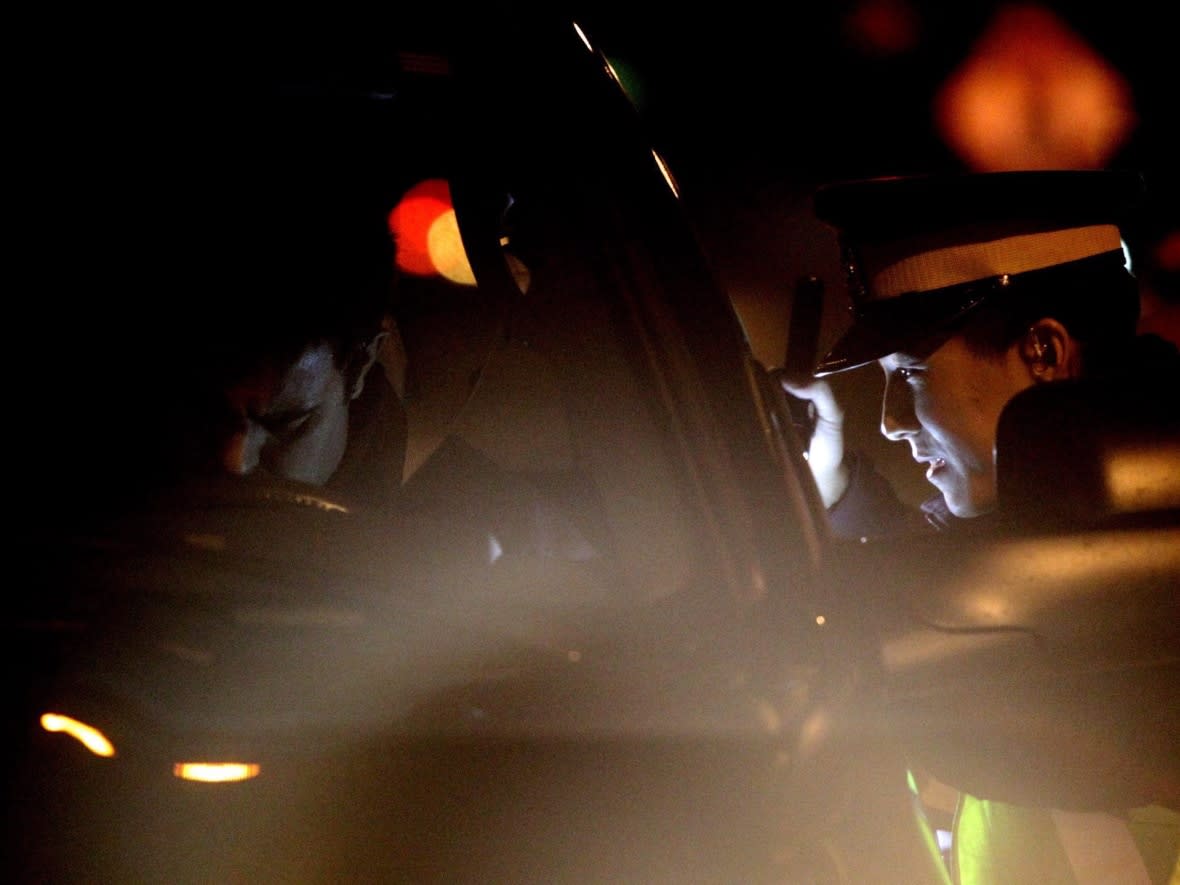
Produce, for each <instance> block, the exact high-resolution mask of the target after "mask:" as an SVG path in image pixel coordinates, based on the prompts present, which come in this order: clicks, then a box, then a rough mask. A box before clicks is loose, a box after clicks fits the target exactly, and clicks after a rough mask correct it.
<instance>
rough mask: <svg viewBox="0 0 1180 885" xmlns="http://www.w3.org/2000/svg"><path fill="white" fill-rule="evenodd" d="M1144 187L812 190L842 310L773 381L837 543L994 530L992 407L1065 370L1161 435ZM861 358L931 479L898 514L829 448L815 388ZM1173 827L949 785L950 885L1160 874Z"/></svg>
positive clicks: (1168, 814) (1172, 822) (1019, 184)
mask: <svg viewBox="0 0 1180 885" xmlns="http://www.w3.org/2000/svg"><path fill="white" fill-rule="evenodd" d="M1144 196H1145V192H1144V183H1143V180H1142V178H1141V176H1139V175H1137V174H1135V173H1131V172H1111V171H1035V172H994V173H981V174H951V175H932V176H917V177H899V178H885V179H872V180H862V181H851V182H841V183H837V184H832V185H829V186H827V187H824V188H821V189H820V190H819V191H817V193H816V194H815V201H814V206H815V211H816V214H817V216H818V217H819V218H820V219H821V220H822V221H824V222H826V223H827V224H829V225H831V226H832V227H833V228H834V229H835V230H836V232H837V234H838V236H839V242H840V247H841V250H842V258H843V262H844V268H845V270H846V272H847V275H848V284H849V286H848V288H849V295H850V298H851V308H852V321H851V323H850V325H849V327H848V329H847V331H846V332H845V333H844V334H843V336H842V337H840V338H839V339H838V340H837V341H836V343H835V346H834V347H832V348H831V350H830V351H829V352H828V353H827V354H826V355H825V356H824V357H823V358H822V359H821V360H820V362H819V364H818V366H817V367H816V370H815V378H814V379H812V380H810V381H804V382H792V381H784V386H785V387H786V389H787V391H788V392H789V393H791V394H793V395H795V396H797V397H800V398H803V399H807V400H810V401H811V402H812V404H813V405H814V409H815V414H816V424H815V431H814V433H813V436H812V439H811V442H810V451H809V465H810V467H811V469H812V472H813V474H814V476H815V479H816V483H817V486H818V488H819V491H820V494H821V497H822V499H823V501H824V503H825V505H826V506H827V507H828V511H829V514H830V516H831V520H832V527H833V529H834V531H835V532H836V533H837V534H842V535H848V536H864V535H866V534H874V533H876V534H881V533H889V532H891V531H897V532H900V531H908V530H911V529H913V528H915V527H916V526H918V525H921V526H923V527H925V528H934V529H941V530H951V531H973V530H979V529H983V528H989V527H994V526H996V525H997V524H998V521H1002V520H1003V519H1004V518H1005V514H1004V512H1003V508H1002V507H1001V506H1000V504H1001V498H1002V496H1001V495H1000V493H999V491H998V488H997V471H996V455H995V453H996V441H997V428H998V426H999V425H1000V419H1001V414H1002V413H1003V412H1004V410H1005V408H1006V406H1008V404H1009V403H1010V402H1011V401H1012V400H1013V398H1014V397H1017V396H1018V395H1020V394H1022V393H1024V392H1025V391H1028V390H1030V389H1033V388H1038V387H1040V386H1041V385H1045V384H1049V383H1054V382H1060V381H1079V382H1083V381H1084V382H1085V383H1087V384H1091V385H1094V389H1095V391H1096V393H1095V395H1096V396H1102V397H1108V398H1114V399H1118V400H1119V402H1120V404H1121V405H1122V406H1124V407H1125V408H1127V409H1132V410H1134V409H1139V410H1145V411H1149V412H1151V413H1152V415H1153V418H1156V417H1158V419H1159V420H1160V421H1162V422H1163V424H1164V425H1166V426H1167V427H1170V428H1173V429H1174V428H1175V427H1176V414H1177V406H1176V402H1177V401H1178V398H1177V397H1176V396H1175V390H1176V389H1177V387H1176V385H1177V381H1180V355H1178V354H1177V351H1176V348H1175V347H1174V346H1173V345H1171V344H1170V343H1167V342H1165V341H1163V340H1162V339H1160V338H1157V337H1155V336H1141V335H1137V334H1136V322H1137V319H1138V314H1139V298H1138V291H1137V285H1136V280H1135V277H1134V275H1133V273H1132V270H1131V268H1130V267H1129V266H1128V264H1129V262H1128V255H1127V251H1126V249H1125V246H1124V241H1123V238H1122V236H1121V230H1120V225H1122V224H1125V223H1126V222H1127V221H1128V220H1129V218H1130V213H1132V212H1133V211H1134V210H1135V208H1136V206H1138V205H1140V204H1141V203H1142V201H1143V198H1144ZM874 362H876V363H877V364H878V365H879V366H880V367H881V369H882V370H883V372H884V374H885V389H884V396H883V403H882V409H881V432H882V433H883V434H884V435H885V436H886V437H887V438H889V439H890V440H895V441H904V442H906V443H908V444H909V446H910V452H911V454H912V456H913V458H914V460H915V461H917V462H918V463H920V464H923V465H925V467H926V478H927V480H928V481H929V482H930V483H931V484H932V485H933V486H934V487H935V489H936V490H937V494H935V495H934V496H933V497H931V498H930V499H929V500H928V501H927V502H925V503H924V504H923V505H922V508H921V510H922V513H921V516H920V517H919V518H917V519H915V516H916V515H915V514H911V513H909V511H908V510H907V508H905V507H904V506H903V505H902V504H901V503H900V501H899V499H898V498H897V497H896V496H895V495H894V494H893V493H892V490H890V489H889V487H888V485H887V484H886V483H885V482H884V480H883V479H882V477H881V476H880V475H879V474H877V473H875V471H873V470H872V469H871V465H870V464H868V462H867V461H865V459H863V458H861V457H859V456H858V455H857V454H856V453H852V452H846V451H845V447H844V432H843V417H844V416H843V410H842V409H841V407H840V404H839V403H838V402H837V401H836V399H835V397H834V396H833V392H832V388H831V386H830V385H829V384H828V383H827V381H826V380H825V378H826V377H827V376H829V375H831V374H833V373H837V372H843V371H847V370H850V369H854V368H858V367H861V366H865V365H868V364H871V363H874ZM1069 432H1070V431H1069V430H1067V429H1063V430H1062V433H1063V434H1067V433H1069ZM1041 442H1045V441H1041ZM1048 442H1049V444H1050V445H1052V444H1053V443H1052V441H1051V440H1050V441H1048ZM1178 833H1180V814H1177V813H1176V811H1175V810H1170V809H1165V808H1161V807H1158V806H1153V807H1150V808H1144V809H1134V810H1132V811H1130V812H1127V813H1126V814H1107V813H1082V812H1064V811H1053V810H1048V809H1035V808H1024V807H1020V806H1015V805H1008V804H1005V803H1001V802H994V801H988V800H984V799H979V798H976V797H973V796H967V795H961V796H960V798H959V803H958V808H957V810H956V812H955V833H954V839H953V849H952V851H953V867H954V871H955V875H956V877H957V881H958V882H960V883H964V885H965V883H985V882H986V883H992V882H995V883H1001V882H1002V883H1015V882H1063V883H1076V882H1091V881H1093V882H1098V881H1102V882H1115V881H1117V882H1142V883H1168V882H1169V881H1170V882H1172V883H1175V882H1177V879H1178V877H1180V868H1178V867H1177V854H1178V850H1180V849H1178V839H1180V836H1178Z"/></svg>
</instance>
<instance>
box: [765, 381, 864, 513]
mask: <svg viewBox="0 0 1180 885" xmlns="http://www.w3.org/2000/svg"><path fill="white" fill-rule="evenodd" d="M780 381H781V383H782V385H783V390H785V391H786V392H787V393H788V394H790V395H791V396H794V397H796V398H798V399H801V400H805V401H807V402H809V403H811V405H812V407H813V408H814V416H815V430H814V431H813V432H812V434H811V441H810V443H809V444H808V448H807V464H808V466H809V467H810V468H811V475H812V476H813V477H815V484H816V486H817V487H818V489H819V495H820V498H821V499H822V500H823V502H824V506H825V507H831V506H832V505H833V504H835V503H836V502H837V501H839V500H840V497H841V496H842V495H843V494H844V492H845V491H847V489H848V481H849V474H848V466H847V465H846V464H845V463H844V409H843V407H841V405H840V403H839V402H837V401H836V395H835V393H834V392H833V391H832V385H831V384H829V383H828V382H827V381H825V380H823V379H822V378H809V379H807V380H803V381H793V380H789V379H787V378H786V377H785V376H782V377H780Z"/></svg>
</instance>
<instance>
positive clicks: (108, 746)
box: [41, 713, 115, 757]
mask: <svg viewBox="0 0 1180 885" xmlns="http://www.w3.org/2000/svg"><path fill="white" fill-rule="evenodd" d="M41 727H42V728H44V729H45V730H46V731H51V732H59V733H61V734H68V735H69V736H70V737H72V738H74V739H75V740H76V741H78V742H79V743H81V744H82V746H84V747H85V748H86V749H87V750H89V751H90V752H91V753H93V754H94V755H95V756H106V757H110V756H114V755H115V745H114V744H112V743H111V742H110V741H109V740H108V739H107V737H106V735H104V734H103V733H102V732H101V731H99V730H98V729H97V728H95V727H94V726H92V725H87V724H86V723H85V722H80V721H78V720H77V719H74V718H73V717H71V716H65V715H63V714H61V713H45V714H43V715H42V716H41Z"/></svg>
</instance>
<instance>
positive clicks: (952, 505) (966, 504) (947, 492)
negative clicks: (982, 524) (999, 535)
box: [939, 486, 996, 519]
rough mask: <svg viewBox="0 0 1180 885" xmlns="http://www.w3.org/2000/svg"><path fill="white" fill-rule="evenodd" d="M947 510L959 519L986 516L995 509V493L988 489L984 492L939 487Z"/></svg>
mask: <svg viewBox="0 0 1180 885" xmlns="http://www.w3.org/2000/svg"><path fill="white" fill-rule="evenodd" d="M939 491H941V492H942V497H943V500H944V501H946V507H947V510H949V511H950V512H951V513H952V514H953V515H954V516H957V517H959V518H960V519H973V518H975V517H977V516H986V515H987V514H989V513H991V512H992V511H993V510H995V509H996V493H995V490H994V489H993V490H990V491H989V492H988V493H986V494H981V493H979V492H978V491H973V490H971V489H964V488H962V487H957V486H956V487H944V488H940V489H939Z"/></svg>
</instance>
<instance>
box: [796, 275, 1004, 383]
mask: <svg viewBox="0 0 1180 885" xmlns="http://www.w3.org/2000/svg"><path fill="white" fill-rule="evenodd" d="M994 291H995V289H993V288H992V287H990V286H987V285H984V286H965V287H959V286H956V287H953V288H952V289H949V290H947V291H945V292H942V293H939V294H937V295H932V294H931V293H915V294H913V295H900V296H897V297H895V298H889V299H886V300H884V301H874V302H869V303H868V304H865V305H864V306H863V307H862V308H861V310H860V311H859V312H858V314H857V317H856V319H855V320H854V321H853V323H852V326H851V327H850V328H849V329H848V330H847V331H846V332H845V333H844V334H843V335H842V336H841V337H840V338H839V339H838V340H837V341H836V344H835V346H833V347H832V349H831V350H829V351H828V352H827V354H826V355H825V356H824V357H823V359H821V360H820V361H819V364H818V365H817V366H816V368H815V372H814V373H813V374H814V375H815V377H817V378H820V377H822V376H824V375H832V374H835V373H836V372H845V371H848V370H849V369H857V368H860V367H861V366H863V365H866V364H868V363H871V362H873V361H874V360H879V359H880V358H881V357H883V356H888V355H889V354H891V353H897V352H899V351H908V352H918V351H920V350H921V349H922V347H923V345H926V344H928V343H929V342H930V341H932V340H935V339H937V338H938V337H939V336H940V334H941V333H943V332H944V331H946V330H947V329H948V328H949V327H950V326H952V325H953V324H954V323H955V322H957V321H958V320H959V319H960V318H962V317H963V316H965V315H966V314H967V313H969V312H970V311H972V310H974V309H975V308H976V307H978V306H979V305H980V304H981V303H983V301H984V300H985V299H986V298H987V296H988V295H989V294H991V293H992V292H994Z"/></svg>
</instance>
